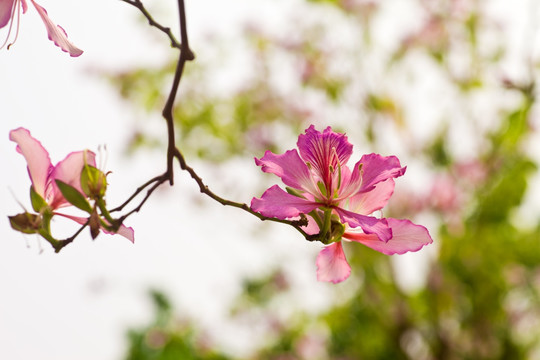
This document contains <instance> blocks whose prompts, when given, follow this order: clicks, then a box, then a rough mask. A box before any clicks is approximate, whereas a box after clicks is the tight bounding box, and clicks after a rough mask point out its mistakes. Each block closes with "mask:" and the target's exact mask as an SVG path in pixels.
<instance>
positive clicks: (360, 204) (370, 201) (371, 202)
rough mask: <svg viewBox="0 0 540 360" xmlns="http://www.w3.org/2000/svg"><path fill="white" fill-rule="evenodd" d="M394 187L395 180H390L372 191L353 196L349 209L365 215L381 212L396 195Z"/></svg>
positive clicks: (376, 186)
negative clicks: (394, 194) (393, 195)
mask: <svg viewBox="0 0 540 360" xmlns="http://www.w3.org/2000/svg"><path fill="white" fill-rule="evenodd" d="M394 185H395V183H394V179H388V180H386V181H383V182H380V183H378V184H377V185H375V187H374V188H373V189H372V190H371V191H368V192H363V193H359V194H358V195H355V196H353V197H352V198H350V199H349V207H348V209H349V210H350V211H353V212H355V213H358V214H364V215H369V214H371V213H373V212H374V211H377V210H381V209H382V208H383V207H385V206H386V204H387V203H388V200H389V199H390V197H391V196H392V194H393V193H394Z"/></svg>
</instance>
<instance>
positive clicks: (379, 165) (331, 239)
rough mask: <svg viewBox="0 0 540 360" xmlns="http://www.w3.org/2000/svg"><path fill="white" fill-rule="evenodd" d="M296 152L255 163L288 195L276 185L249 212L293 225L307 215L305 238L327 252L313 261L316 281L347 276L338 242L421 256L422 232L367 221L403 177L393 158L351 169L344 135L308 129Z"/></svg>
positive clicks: (426, 239) (405, 224)
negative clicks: (277, 179)
mask: <svg viewBox="0 0 540 360" xmlns="http://www.w3.org/2000/svg"><path fill="white" fill-rule="evenodd" d="M297 146H298V151H299V152H298V151H297V150H296V149H294V150H289V151H287V152H285V153H284V154H282V155H276V154H273V153H272V152H270V151H267V152H266V153H265V155H264V156H263V157H262V158H261V159H255V162H256V164H257V165H259V166H261V168H262V170H263V171H264V172H269V173H273V174H275V175H277V176H279V177H280V178H281V179H282V180H283V182H284V183H285V185H287V192H285V191H284V190H282V189H281V188H280V187H279V186H277V185H274V186H272V187H270V188H269V189H268V190H266V191H265V192H264V194H263V195H262V197H261V198H254V199H253V200H252V202H251V208H252V209H253V210H255V211H257V212H259V213H261V214H262V215H264V216H268V217H275V218H278V219H294V218H297V217H299V216H300V215H301V214H305V215H308V218H309V225H308V227H307V232H309V233H314V234H317V233H318V234H319V236H320V237H319V240H320V241H322V242H323V243H325V244H329V245H328V246H326V247H325V248H324V249H323V250H322V251H321V252H320V254H319V256H318V257H317V267H318V271H317V278H318V280H320V281H330V282H333V283H338V282H341V281H343V280H345V279H346V278H347V277H348V276H349V274H350V266H349V264H348V263H347V260H346V258H345V253H344V252H343V248H342V244H341V240H342V239H345V240H350V241H355V242H359V243H362V244H364V245H366V246H368V247H371V248H372V249H374V250H376V251H379V252H382V253H384V254H388V255H391V254H403V253H405V252H407V251H417V250H420V249H421V248H422V247H423V246H424V245H427V244H430V243H431V242H432V239H431V237H430V235H429V233H428V231H427V229H426V228H424V227H423V226H419V225H415V224H413V223H411V222H410V221H408V220H397V219H390V218H389V219H385V218H376V217H374V216H371V214H373V213H374V212H376V211H378V210H381V209H382V208H383V207H384V206H385V205H386V203H387V202H388V199H389V198H390V196H391V195H392V193H393V191H394V180H393V179H394V178H396V177H399V176H401V175H403V174H404V173H405V167H401V165H400V163H399V160H398V158H396V157H395V156H388V157H384V156H381V155H378V154H369V155H364V156H362V158H361V159H360V161H358V162H357V163H356V164H355V165H354V167H353V168H352V170H351V169H349V168H348V167H347V166H346V165H347V161H348V160H349V158H350V156H351V155H352V145H351V144H350V143H349V142H348V140H347V137H346V136H345V135H344V134H338V133H335V132H333V131H332V129H331V128H330V127H328V128H326V129H325V130H324V132H323V133H321V132H319V131H317V130H315V128H314V126H313V125H312V126H310V127H309V128H308V129H307V130H306V132H305V134H301V135H300V136H299V137H298V143H297Z"/></svg>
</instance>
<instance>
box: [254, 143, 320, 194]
mask: <svg viewBox="0 0 540 360" xmlns="http://www.w3.org/2000/svg"><path fill="white" fill-rule="evenodd" d="M255 164H257V166H260V167H261V170H262V171H264V172H266V173H271V174H275V175H277V176H279V177H280V178H281V180H283V183H284V184H285V185H287V186H291V187H293V188H295V189H299V190H306V191H309V192H311V193H313V191H314V189H313V185H312V181H311V176H310V173H309V169H308V167H307V166H306V164H305V163H304V162H303V161H302V159H300V156H298V152H297V151H296V150H289V151H287V152H285V153H284V154H281V155H276V154H274V153H272V152H270V151H267V152H266V153H265V154H264V156H263V157H262V158H261V159H260V160H259V159H257V158H255Z"/></svg>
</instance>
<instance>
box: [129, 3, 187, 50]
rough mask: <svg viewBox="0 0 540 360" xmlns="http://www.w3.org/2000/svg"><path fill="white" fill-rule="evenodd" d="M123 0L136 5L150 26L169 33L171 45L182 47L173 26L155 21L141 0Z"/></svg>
mask: <svg viewBox="0 0 540 360" xmlns="http://www.w3.org/2000/svg"><path fill="white" fill-rule="evenodd" d="M122 1H123V2H125V3H127V4H130V5H133V6H135V7H136V8H137V9H139V11H140V12H141V13H142V14H143V15H144V17H145V18H146V19H147V20H148V23H149V24H150V26H153V27H155V28H158V29H159V30H161V31H162V32H164V33H165V34H167V36H168V37H169V39H170V40H171V47H174V48H177V49H181V48H182V45H181V44H180V43H179V42H178V40H176V37H175V36H174V34H173V33H172V31H171V28H169V27H166V26H163V25H161V24H159V23H158V22H157V21H155V20H154V18H153V17H152V15H150V13H149V12H148V10H146V8H145V7H144V5H143V3H142V2H141V1H140V0H122Z"/></svg>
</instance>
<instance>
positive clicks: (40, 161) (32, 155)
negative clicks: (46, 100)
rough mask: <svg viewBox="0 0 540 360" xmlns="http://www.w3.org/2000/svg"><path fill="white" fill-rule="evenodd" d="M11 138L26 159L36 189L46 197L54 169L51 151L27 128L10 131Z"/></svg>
mask: <svg viewBox="0 0 540 360" xmlns="http://www.w3.org/2000/svg"><path fill="white" fill-rule="evenodd" d="M9 139H10V140H11V141H14V142H16V143H17V151H18V152H19V153H21V154H22V155H23V156H24V158H25V159H26V163H27V164H28V173H29V174H30V179H31V180H32V185H33V186H34V190H35V191H36V193H38V194H39V195H40V196H42V197H43V198H45V189H46V186H47V181H48V178H49V174H50V173H51V171H52V170H53V166H52V164H51V159H50V158H49V153H48V152H47V150H45V148H44V147H43V145H41V143H40V142H39V141H38V140H36V139H35V138H33V137H32V135H30V131H28V130H26V129H25V128H22V127H21V128H18V129H15V130H12V131H10V133H9Z"/></svg>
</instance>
